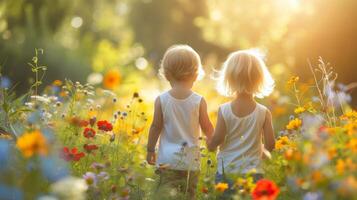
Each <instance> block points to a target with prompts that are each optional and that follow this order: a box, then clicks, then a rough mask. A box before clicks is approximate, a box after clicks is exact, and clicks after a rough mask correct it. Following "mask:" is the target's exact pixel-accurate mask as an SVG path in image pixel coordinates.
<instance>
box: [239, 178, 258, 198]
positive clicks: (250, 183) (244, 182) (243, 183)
mask: <svg viewBox="0 0 357 200" xmlns="http://www.w3.org/2000/svg"><path fill="white" fill-rule="evenodd" d="M235 185H236V187H237V188H239V189H240V190H239V193H241V194H246V193H248V194H249V193H251V192H252V191H253V188H254V186H255V185H254V180H253V177H251V176H250V177H248V178H246V179H244V178H238V179H237V181H236V183H235Z"/></svg>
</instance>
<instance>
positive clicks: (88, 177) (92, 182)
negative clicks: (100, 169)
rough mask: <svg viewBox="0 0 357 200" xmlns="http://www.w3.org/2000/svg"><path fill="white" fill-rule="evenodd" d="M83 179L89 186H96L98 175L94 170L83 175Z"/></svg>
mask: <svg viewBox="0 0 357 200" xmlns="http://www.w3.org/2000/svg"><path fill="white" fill-rule="evenodd" d="M83 179H84V180H85V181H86V183H87V185H88V186H94V187H95V186H96V185H97V182H98V179H97V175H96V174H95V173H93V172H86V173H85V174H84V175H83Z"/></svg>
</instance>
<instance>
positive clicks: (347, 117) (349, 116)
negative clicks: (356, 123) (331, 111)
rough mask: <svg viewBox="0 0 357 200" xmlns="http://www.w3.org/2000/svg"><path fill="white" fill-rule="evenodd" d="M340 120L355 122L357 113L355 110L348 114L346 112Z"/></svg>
mask: <svg viewBox="0 0 357 200" xmlns="http://www.w3.org/2000/svg"><path fill="white" fill-rule="evenodd" d="M340 118H341V119H342V120H353V119H357V111H355V110H350V111H348V112H346V113H345V114H344V115H341V116H340Z"/></svg>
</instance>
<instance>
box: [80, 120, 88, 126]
mask: <svg viewBox="0 0 357 200" xmlns="http://www.w3.org/2000/svg"><path fill="white" fill-rule="evenodd" d="M88 124H89V122H88V121H87V120H81V121H80V122H79V125H80V126H81V127H86V126H88Z"/></svg>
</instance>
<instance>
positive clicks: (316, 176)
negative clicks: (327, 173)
mask: <svg viewBox="0 0 357 200" xmlns="http://www.w3.org/2000/svg"><path fill="white" fill-rule="evenodd" d="M324 178H325V177H324V175H323V174H322V173H321V172H320V171H314V172H312V174H311V179H312V180H313V181H314V182H315V183H319V182H321V181H323V179H324Z"/></svg>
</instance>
